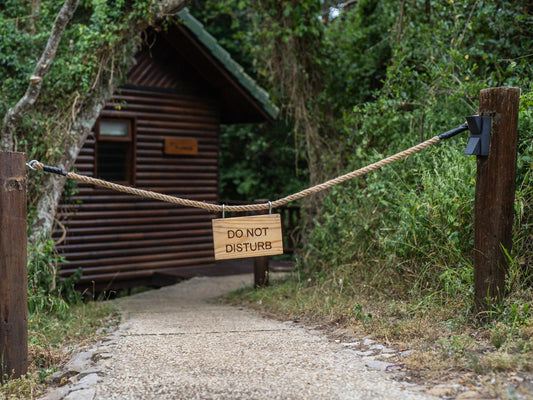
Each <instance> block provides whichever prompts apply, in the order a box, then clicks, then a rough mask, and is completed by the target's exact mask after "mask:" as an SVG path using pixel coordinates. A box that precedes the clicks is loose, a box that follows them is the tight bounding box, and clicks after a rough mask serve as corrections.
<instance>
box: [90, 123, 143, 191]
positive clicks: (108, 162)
mask: <svg viewBox="0 0 533 400" xmlns="http://www.w3.org/2000/svg"><path fill="white" fill-rule="evenodd" d="M133 130H134V121H133V120H131V119H119V118H100V120H99V121H98V122H97V124H96V139H97V144H96V149H95V150H96V163H95V176H96V177H97V178H100V179H104V180H107V181H112V182H120V183H128V184H135V182H134V172H135V146H134V140H133V136H134V135H133Z"/></svg>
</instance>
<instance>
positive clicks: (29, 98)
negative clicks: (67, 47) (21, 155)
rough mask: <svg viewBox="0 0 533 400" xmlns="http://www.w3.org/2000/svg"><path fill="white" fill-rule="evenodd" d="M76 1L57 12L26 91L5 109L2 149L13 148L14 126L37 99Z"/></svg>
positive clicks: (76, 5) (74, 8)
mask: <svg viewBox="0 0 533 400" xmlns="http://www.w3.org/2000/svg"><path fill="white" fill-rule="evenodd" d="M78 3H79V0H66V1H65V3H64V4H63V7H61V10H60V11H59V14H57V17H56V19H55V21H54V25H53V26H52V31H51V32H50V37H49V38H48V43H47V44H46V48H45V49H44V51H43V53H42V55H41V58H40V59H39V61H38V62H37V65H36V66H35V69H34V71H33V75H32V76H31V77H30V83H29V85H28V88H27V89H26V93H25V94H24V96H23V97H22V98H21V99H20V100H19V101H18V102H17V104H15V106H13V107H12V108H10V109H9V110H8V111H7V113H6V115H5V117H4V122H3V125H2V133H1V140H2V150H4V151H13V150H14V144H13V138H14V135H15V129H16V126H17V124H18V123H19V122H20V120H21V119H22V118H23V117H24V114H25V113H27V112H28V110H30V109H31V108H32V107H33V105H34V104H35V102H36V101H37V98H38V97H39V93H40V92H41V86H42V80H43V77H44V76H45V75H46V73H47V72H48V70H49V69H50V66H51V65H52V62H53V61H54V57H55V55H56V51H57V48H58V46H59V42H60V41H61V36H63V32H64V31H65V28H66V26H67V24H68V23H69V22H70V20H71V19H72V16H73V15H74V12H75V11H76V8H77V7H78Z"/></svg>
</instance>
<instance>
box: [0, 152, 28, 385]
mask: <svg viewBox="0 0 533 400" xmlns="http://www.w3.org/2000/svg"><path fill="white" fill-rule="evenodd" d="M27 285H28V284H27V266H26V166H25V157H24V154H23V153H12V152H1V151H0V381H2V380H3V379H4V378H5V377H8V378H9V377H15V378H17V377H20V376H21V375H24V374H25V373H26V372H27V370H28V300H27V296H28V294H27Z"/></svg>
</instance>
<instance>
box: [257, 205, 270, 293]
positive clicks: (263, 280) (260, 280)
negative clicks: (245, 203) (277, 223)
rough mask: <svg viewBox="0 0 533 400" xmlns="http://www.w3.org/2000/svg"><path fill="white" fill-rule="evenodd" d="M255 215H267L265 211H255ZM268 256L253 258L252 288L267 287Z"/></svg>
mask: <svg viewBox="0 0 533 400" xmlns="http://www.w3.org/2000/svg"><path fill="white" fill-rule="evenodd" d="M267 201H268V200H256V201H255V202H256V203H266V202H267ZM257 214H268V211H267V210H261V211H257ZM268 264H269V258H268V256H263V257H255V258H254V287H256V288H258V287H265V286H267V285H268V273H269V270H268V269H269V265H268Z"/></svg>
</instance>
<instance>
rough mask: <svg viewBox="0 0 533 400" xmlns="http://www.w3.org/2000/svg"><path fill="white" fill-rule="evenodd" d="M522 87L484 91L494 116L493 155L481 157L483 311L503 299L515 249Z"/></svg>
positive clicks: (478, 288) (478, 242) (487, 111)
mask: <svg viewBox="0 0 533 400" xmlns="http://www.w3.org/2000/svg"><path fill="white" fill-rule="evenodd" d="M519 102H520V89H519V88H505V87H500V88H490V89H485V90H482V91H481V92H480V95H479V115H482V116H491V117H492V133H491V137H490V151H489V155H488V156H478V157H477V179H476V197H475V211H474V214H475V215H474V219H475V222H474V229H475V233H474V291H475V303H476V307H477V309H478V311H484V310H487V307H488V306H489V305H490V303H491V302H494V301H500V300H501V299H502V297H503V295H504V292H505V277H506V275H507V272H508V267H509V266H508V259H507V256H506V254H505V251H504V249H505V250H506V251H508V252H509V253H510V252H511V247H512V227H513V212H514V196H515V189H516V188H515V176H516V157H517V148H518V147H517V146H518V105H519Z"/></svg>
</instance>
